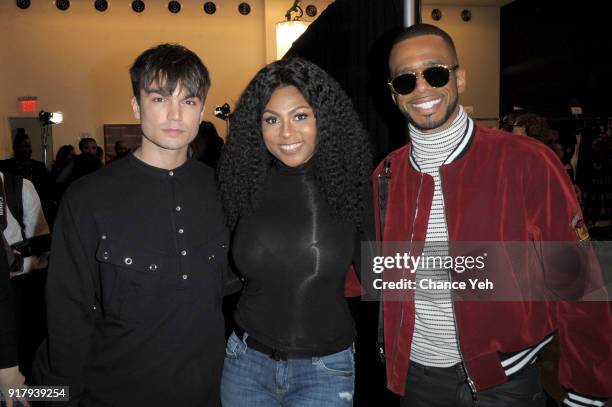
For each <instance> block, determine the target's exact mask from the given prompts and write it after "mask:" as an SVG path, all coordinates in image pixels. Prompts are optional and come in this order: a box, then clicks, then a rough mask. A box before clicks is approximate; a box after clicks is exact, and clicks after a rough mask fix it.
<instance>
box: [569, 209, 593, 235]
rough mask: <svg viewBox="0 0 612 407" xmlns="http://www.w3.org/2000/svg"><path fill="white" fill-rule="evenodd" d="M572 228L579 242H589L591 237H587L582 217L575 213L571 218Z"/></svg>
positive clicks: (587, 232) (587, 233) (587, 231)
mask: <svg viewBox="0 0 612 407" xmlns="http://www.w3.org/2000/svg"><path fill="white" fill-rule="evenodd" d="M572 227H573V228H574V232H576V236H578V239H580V241H582V242H584V241H587V240H591V236H589V230H588V229H587V227H586V225H585V224H584V219H582V215H581V214H580V213H577V214H575V215H574V217H573V218H572Z"/></svg>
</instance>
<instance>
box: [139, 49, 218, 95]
mask: <svg viewBox="0 0 612 407" xmlns="http://www.w3.org/2000/svg"><path fill="white" fill-rule="evenodd" d="M130 78H131V80H132V90H133V92H134V96H135V97H136V100H138V101H140V90H141V89H142V90H144V91H145V92H151V91H157V92H160V93H161V94H162V95H172V93H173V92H174V90H175V89H176V87H177V86H179V85H180V86H182V87H183V88H185V89H186V90H187V91H188V96H194V97H195V96H197V97H199V98H200V99H201V100H202V102H204V101H205V99H206V94H207V93H208V89H210V76H209V74H208V69H206V66H205V65H204V64H203V63H202V60H201V59H200V58H199V57H198V56H197V55H196V54H195V53H193V52H192V51H190V50H189V49H187V48H185V47H183V46H182V45H179V44H161V45H158V46H156V47H153V48H149V49H148V50H146V51H145V52H143V53H142V54H140V55H139V56H138V58H136V60H135V61H134V64H133V65H132V67H131V68H130Z"/></svg>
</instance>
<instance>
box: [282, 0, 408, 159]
mask: <svg viewBox="0 0 612 407" xmlns="http://www.w3.org/2000/svg"><path fill="white" fill-rule="evenodd" d="M402 19H403V4H402V1H401V0H385V1H380V0H336V1H335V2H334V3H332V4H330V5H329V6H328V7H327V9H325V11H323V12H322V13H321V15H320V16H319V18H318V19H317V20H316V21H314V22H313V23H312V24H311V25H310V27H308V29H307V30H306V32H305V33H304V34H303V35H302V36H301V37H300V38H299V39H298V40H297V41H295V42H294V43H293V47H292V48H291V49H290V50H289V52H288V53H287V56H286V57H288V56H299V57H302V58H304V59H307V60H309V61H311V62H313V63H315V64H317V65H319V66H320V67H321V68H323V69H325V70H326V71H327V72H328V73H329V74H330V75H331V76H332V77H334V78H335V79H336V80H337V81H338V82H339V83H340V85H341V86H342V87H343V88H344V90H345V91H346V93H347V94H348V95H349V97H350V98H351V99H352V101H353V104H354V106H355V109H356V111H357V113H358V114H359V116H360V118H361V120H362V123H363V125H364V126H365V128H366V130H367V131H368V133H369V136H370V140H371V147H372V152H373V155H374V158H375V163H378V162H379V161H380V160H381V159H382V158H384V156H385V155H387V154H388V153H389V152H390V151H392V150H394V149H396V148H398V147H400V146H402V145H404V144H405V142H406V131H405V124H404V119H403V117H402V115H401V114H400V113H399V111H398V109H397V107H396V106H395V105H394V104H393V101H392V100H391V96H390V93H389V90H388V86H387V80H388V78H389V69H388V65H387V60H388V56H389V50H390V49H391V42H392V41H393V39H394V38H395V36H396V35H397V33H398V32H399V31H400V30H401V27H402Z"/></svg>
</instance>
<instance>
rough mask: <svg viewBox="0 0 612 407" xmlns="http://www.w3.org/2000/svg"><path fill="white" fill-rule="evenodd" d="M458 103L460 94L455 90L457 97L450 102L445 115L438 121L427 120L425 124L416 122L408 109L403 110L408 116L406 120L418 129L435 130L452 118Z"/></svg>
mask: <svg viewBox="0 0 612 407" xmlns="http://www.w3.org/2000/svg"><path fill="white" fill-rule="evenodd" d="M458 104H459V94H458V93H457V92H455V97H454V98H453V100H451V101H450V103H449V104H448V106H447V107H446V112H445V113H444V117H442V118H441V119H440V120H438V121H436V122H429V121H427V122H425V124H419V123H416V122H415V121H414V120H413V119H412V117H411V116H410V114H408V112H407V111H406V112H403V113H404V116H406V120H408V123H410V124H412V125H413V126H414V127H416V128H417V129H419V130H421V131H426V130H435V129H437V128H439V127H442V125H444V124H445V123H446V122H447V121H448V120H449V119H450V117H451V116H452V115H453V112H454V111H455V109H456V108H457V105H458ZM428 120H429V119H428Z"/></svg>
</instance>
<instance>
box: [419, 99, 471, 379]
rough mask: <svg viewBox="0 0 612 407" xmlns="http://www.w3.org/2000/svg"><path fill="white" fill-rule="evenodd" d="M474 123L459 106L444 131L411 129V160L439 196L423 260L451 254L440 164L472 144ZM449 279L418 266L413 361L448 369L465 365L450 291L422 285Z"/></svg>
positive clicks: (431, 215)
mask: <svg viewBox="0 0 612 407" xmlns="http://www.w3.org/2000/svg"><path fill="white" fill-rule="evenodd" d="M473 126H474V125H473V122H472V121H471V119H469V118H468V116H467V114H466V113H465V111H464V110H463V107H461V106H459V112H458V114H457V116H456V117H455V119H454V120H453V121H452V123H451V125H450V126H449V127H447V128H445V129H443V130H441V131H439V132H435V133H423V132H422V131H420V130H418V129H417V128H415V127H414V126H412V125H410V126H409V128H410V139H411V142H412V148H411V153H410V161H411V163H412V165H413V166H414V167H415V168H416V169H418V170H419V171H421V172H423V173H426V174H428V175H431V176H432V177H433V179H434V195H433V201H432V205H431V211H430V213H429V223H428V225H427V235H426V237H425V245H424V249H423V256H441V257H443V256H447V255H448V228H447V224H446V212H445V209H444V198H443V191H442V181H441V177H440V166H442V165H443V164H448V163H450V162H451V161H453V160H454V159H455V158H457V156H459V155H460V154H461V152H462V151H463V149H465V146H466V145H467V144H468V142H469V137H470V135H471V133H472V129H473ZM423 279H428V280H431V281H436V282H437V281H440V282H443V281H449V279H450V276H449V270H446V269H443V268H437V267H435V265H433V264H432V267H429V268H418V269H417V271H416V280H417V281H416V282H417V284H416V287H417V289H416V292H415V326H414V333H413V337H412V349H411V352H410V359H411V360H412V361H415V362H417V363H420V364H422V365H426V366H435V367H448V366H452V365H454V364H456V363H458V362H460V361H461V355H460V352H459V347H458V344H457V332H456V328H455V315H454V311H453V303H452V293H451V292H450V290H425V289H420V288H419V287H420V284H419V281H420V280H423Z"/></svg>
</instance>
